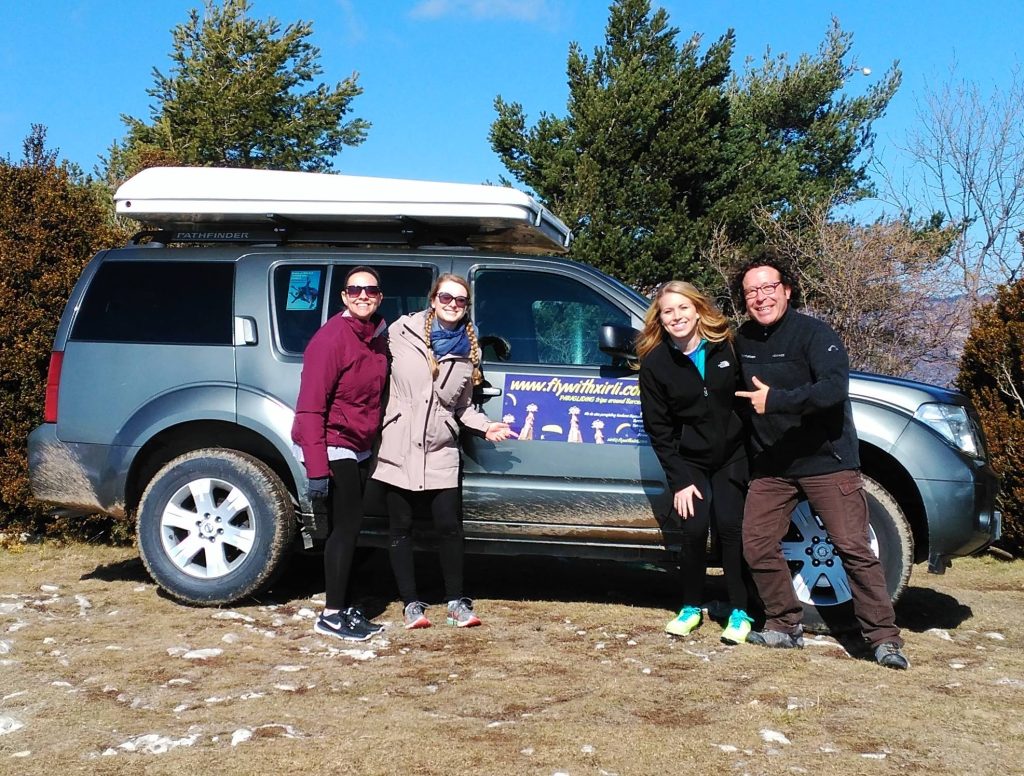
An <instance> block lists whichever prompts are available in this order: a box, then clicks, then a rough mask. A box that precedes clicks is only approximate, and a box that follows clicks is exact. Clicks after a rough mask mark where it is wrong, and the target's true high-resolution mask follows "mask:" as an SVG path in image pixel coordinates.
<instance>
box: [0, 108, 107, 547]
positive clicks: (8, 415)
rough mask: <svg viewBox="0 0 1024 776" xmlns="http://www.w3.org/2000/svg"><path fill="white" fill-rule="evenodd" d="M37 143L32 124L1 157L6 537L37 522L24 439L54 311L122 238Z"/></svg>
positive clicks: (41, 380) (67, 168) (102, 207)
mask: <svg viewBox="0 0 1024 776" xmlns="http://www.w3.org/2000/svg"><path fill="white" fill-rule="evenodd" d="M45 141H46V130H45V129H44V128H43V127H41V126H39V125H34V126H33V128H32V132H31V133H30V134H29V136H28V137H27V138H26V139H25V143H24V158H23V160H22V161H20V162H17V163H14V162H11V160H10V158H9V157H7V158H4V159H0V342H3V347H2V348H0V531H2V532H3V533H5V534H6V535H7V537H8V539H10V537H12V536H17V535H18V534H19V533H21V532H22V531H28V532H30V533H37V532H39V531H40V530H42V528H43V526H44V522H43V520H42V517H43V513H44V510H43V508H42V507H41V506H40V505H39V504H37V503H35V502H33V501H32V499H31V496H30V494H29V487H28V466H27V456H26V437H27V436H28V433H29V432H30V431H31V430H32V429H33V428H34V427H35V426H36V425H38V424H39V423H41V422H42V419H43V404H44V400H45V393H46V372H47V367H48V365H49V357H50V348H51V346H52V344H53V336H54V333H55V332H56V330H57V324H58V323H59V321H60V315H61V312H62V311H63V310H64V305H65V303H66V302H67V299H68V296H69V295H70V294H71V289H72V288H73V287H74V284H75V281H76V280H77V279H78V276H79V274H80V273H81V271H82V268H83V267H84V266H85V264H86V262H87V261H88V260H89V258H90V257H91V256H92V254H93V253H94V252H95V251H96V250H97V249H98V248H100V247H101V246H109V245H111V244H112V243H114V242H116V241H120V240H123V239H124V236H125V235H124V234H123V233H122V232H121V231H120V230H119V229H118V228H117V226H116V225H115V223H114V219H113V215H112V208H111V205H110V204H109V193H107V192H106V191H105V190H104V189H102V188H101V187H99V186H96V185H95V184H93V183H92V182H91V181H90V180H89V179H88V178H85V177H84V176H82V174H81V173H80V172H79V171H78V170H77V169H76V168H75V167H74V166H72V165H70V164H68V163H66V162H58V161H57V154H56V152H53V151H47V150H46V148H45ZM104 522H105V521H103V520H100V521H93V522H92V524H90V521H82V522H80V523H77V524H76V531H75V532H76V533H78V534H79V535H82V534H81V531H82V530H83V529H84V530H85V531H86V533H85V534H84V535H85V536H89V535H91V534H95V533H96V532H98V531H102V530H104ZM49 525H51V526H53V525H58V526H59V525H61V523H60V522H59V521H58V522H56V523H53V522H49ZM64 525H65V527H67V524H66V523H65V524H64ZM61 530H64V529H61Z"/></svg>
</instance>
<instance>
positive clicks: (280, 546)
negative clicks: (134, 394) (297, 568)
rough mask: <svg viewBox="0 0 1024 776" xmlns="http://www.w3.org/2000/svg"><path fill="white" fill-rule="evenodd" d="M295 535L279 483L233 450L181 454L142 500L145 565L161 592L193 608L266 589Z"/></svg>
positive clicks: (292, 516) (265, 468) (288, 504)
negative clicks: (191, 605) (193, 605)
mask: <svg viewBox="0 0 1024 776" xmlns="http://www.w3.org/2000/svg"><path fill="white" fill-rule="evenodd" d="M295 530H296V520H295V510H294V508H293V506H292V500H291V497H290V495H289V493H288V490H287V489H286V488H285V486H284V484H283V483H282V482H281V479H280V478H279V477H278V476H277V474H275V473H274V471H273V470H272V469H271V468H270V467H269V466H267V465H266V464H265V463H263V462H262V461H260V460H258V459H256V458H253V457H252V456H250V455H247V454H245V453H242V452H239V451H237V450H227V449H220V448H208V449H202V450H196V451H193V452H190V453H186V454H184V455H181V456H178V457H177V458H175V459H173V460H172V461H170V462H169V463H167V464H166V465H165V466H164V467H163V468H162V469H160V470H159V471H158V472H157V473H156V476H154V477H153V479H152V480H151V481H150V482H149V485H148V486H147V487H146V489H145V491H144V492H143V494H142V498H141V500H140V502H139V509H138V541H139V553H140V555H141V556H142V562H143V563H144V564H145V566H146V569H147V570H148V571H149V573H150V575H151V576H152V577H153V579H154V580H155V581H156V583H157V584H158V585H160V587H161V588H163V589H164V590H165V591H166V592H167V593H168V594H170V595H171V596H172V597H174V598H176V599H178V600H179V601H183V602H186V603H190V604H198V605H202V606H215V605H221V604H229V603H232V602H234V601H237V600H239V599H240V598H244V597H245V596H247V595H250V594H252V593H254V592H256V591H257V590H258V589H260V588H261V587H263V586H265V585H267V584H269V583H270V582H271V581H272V580H273V579H274V577H275V576H276V575H277V574H278V573H279V572H280V571H281V570H283V568H284V562H285V559H286V557H287V554H288V552H289V550H290V548H291V545H292V540H293V537H294V535H295Z"/></svg>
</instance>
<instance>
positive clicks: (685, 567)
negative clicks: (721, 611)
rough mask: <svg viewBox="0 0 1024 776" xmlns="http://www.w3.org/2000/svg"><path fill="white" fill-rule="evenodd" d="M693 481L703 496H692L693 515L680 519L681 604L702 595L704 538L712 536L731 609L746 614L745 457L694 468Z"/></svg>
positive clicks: (694, 602)
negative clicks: (715, 466) (712, 466)
mask: <svg viewBox="0 0 1024 776" xmlns="http://www.w3.org/2000/svg"><path fill="white" fill-rule="evenodd" d="M695 472H696V474H697V475H698V479H697V481H696V482H695V483H694V484H695V485H696V486H697V489H698V490H700V492H701V495H702V496H704V499H703V500H701V499H698V498H694V499H693V508H694V512H695V514H694V515H693V516H692V517H690V518H689V519H687V520H683V541H682V563H681V572H682V582H683V605H684V606H697V607H699V606H700V605H701V603H702V599H703V597H704V578H705V576H706V574H707V567H708V560H707V541H708V527H709V525H710V528H711V532H712V536H714V537H715V539H717V541H718V545H719V547H720V548H721V551H722V571H723V572H724V573H725V585H726V589H727V590H728V594H729V604H730V606H731V607H732V608H733V609H742V610H743V611H745V612H748V613H749V611H750V610H749V605H750V603H751V601H750V599H751V595H750V589H751V585H750V572H749V571H747V569H746V566H745V564H744V562H743V500H744V497H745V494H746V488H747V476H748V474H747V460H746V458H741V459H739V460H738V461H733V462H732V463H729V464H726V465H725V466H723V467H722V468H721V469H717V470H716V471H713V472H710V473H706V472H701V471H699V470H695Z"/></svg>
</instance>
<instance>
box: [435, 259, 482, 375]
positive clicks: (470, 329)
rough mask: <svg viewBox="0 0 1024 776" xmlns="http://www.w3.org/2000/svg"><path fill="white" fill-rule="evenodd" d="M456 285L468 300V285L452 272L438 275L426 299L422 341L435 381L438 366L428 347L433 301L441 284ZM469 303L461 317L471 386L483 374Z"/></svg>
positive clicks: (463, 279)
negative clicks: (471, 369) (469, 363)
mask: <svg viewBox="0 0 1024 776" xmlns="http://www.w3.org/2000/svg"><path fill="white" fill-rule="evenodd" d="M449 281H450V282H452V283H458V284H459V285H460V286H462V287H463V288H464V289H466V298H467V299H468V298H469V283H467V282H466V279H465V278H463V277H462V276H461V275H456V274H454V273H452V272H445V273H443V274H442V275H440V276H439V277H438V278H437V280H436V281H435V282H434V285H433V287H432V288H431V289H430V294H429V295H428V297H427V299H428V301H429V302H430V305H431V307H430V311H429V312H428V313H427V322H426V324H425V325H424V327H423V339H424V340H425V341H426V343H427V360H428V361H429V363H430V374H431V377H432V378H434V379H437V373H438V369H439V367H438V365H437V359H436V358H435V357H434V349H433V348H432V347H431V346H430V339H431V332H432V330H433V328H434V318H435V317H437V315H436V313H435V312H434V307H433V305H434V299H435V298H436V297H437V292H438V291H439V290H440V288H441V284H442V283H447V282H449ZM469 304H470V303H469V302H466V313H465V315H464V316H463V321H464V325H465V327H466V337H467V338H468V339H469V360H470V362H471V363H472V364H473V385H480V383H482V382H483V380H484V375H483V372H481V371H480V344H479V343H478V342H477V337H476V327H475V326H473V321H471V320H470V318H469Z"/></svg>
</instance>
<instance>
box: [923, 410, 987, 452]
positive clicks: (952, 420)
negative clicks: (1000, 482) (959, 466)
mask: <svg viewBox="0 0 1024 776" xmlns="http://www.w3.org/2000/svg"><path fill="white" fill-rule="evenodd" d="M914 417H915V418H916V419H917V420H919V421H921V422H922V423H924V424H925V425H926V426H929V427H931V428H933V429H935V430H936V431H938V432H939V433H940V434H942V436H944V437H945V438H946V439H948V440H949V443H950V444H951V445H953V446H954V447H956V448H957V449H959V450H963V451H964V452H965V453H967V454H968V455H973V456H974V457H976V458H982V457H984V454H985V453H984V450H983V449H982V445H981V436H980V435H979V434H978V433H977V432H976V429H975V427H974V421H973V420H972V419H971V416H970V415H968V414H967V408H966V407H961V406H959V405H956V404H922V405H921V406H920V407H918V408H917V412H915V413H914Z"/></svg>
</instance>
